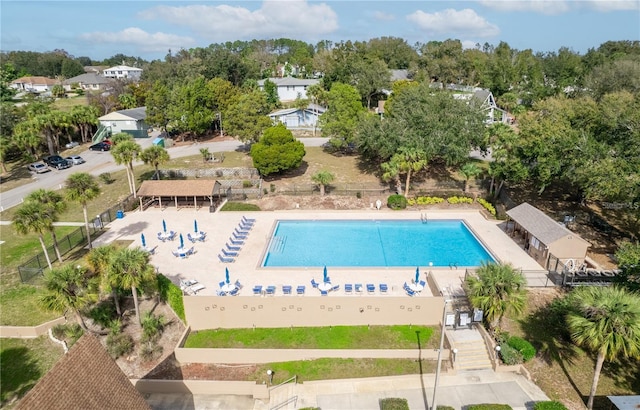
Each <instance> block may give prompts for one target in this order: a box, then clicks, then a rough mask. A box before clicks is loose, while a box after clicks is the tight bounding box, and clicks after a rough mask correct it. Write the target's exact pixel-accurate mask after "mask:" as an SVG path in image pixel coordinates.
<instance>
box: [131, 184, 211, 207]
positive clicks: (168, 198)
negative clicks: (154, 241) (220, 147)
mask: <svg viewBox="0 0 640 410" xmlns="http://www.w3.org/2000/svg"><path fill="white" fill-rule="evenodd" d="M221 190H222V185H220V183H219V182H218V181H215V180H202V179H199V180H165V181H144V182H142V185H140V188H139V189H138V198H139V199H140V209H144V203H145V202H153V201H156V200H157V201H158V205H159V206H160V207H161V208H162V204H163V203H165V204H167V206H168V205H169V204H170V203H171V202H173V203H174V205H175V207H176V209H178V208H179V203H186V204H187V206H191V204H193V207H194V209H196V210H197V209H198V200H200V201H201V202H206V201H207V200H208V204H209V206H213V204H214V198H215V197H218V198H220V193H221ZM145 199H146V201H145Z"/></svg>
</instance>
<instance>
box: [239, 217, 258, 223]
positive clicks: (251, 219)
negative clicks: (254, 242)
mask: <svg viewBox="0 0 640 410" xmlns="http://www.w3.org/2000/svg"><path fill="white" fill-rule="evenodd" d="M242 222H244V223H255V222H256V220H255V218H247V217H246V216H244V215H242Z"/></svg>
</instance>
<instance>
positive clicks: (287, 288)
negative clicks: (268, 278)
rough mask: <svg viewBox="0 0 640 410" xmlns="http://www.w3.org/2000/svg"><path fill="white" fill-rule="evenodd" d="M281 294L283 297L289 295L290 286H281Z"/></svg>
mask: <svg viewBox="0 0 640 410" xmlns="http://www.w3.org/2000/svg"><path fill="white" fill-rule="evenodd" d="M282 293H284V294H285V295H290V294H291V285H282Z"/></svg>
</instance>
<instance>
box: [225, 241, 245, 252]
mask: <svg viewBox="0 0 640 410" xmlns="http://www.w3.org/2000/svg"><path fill="white" fill-rule="evenodd" d="M225 245H227V249H229V250H230V251H239V250H240V249H242V247H240V246H231V245H229V243H228V242H227V243H225Z"/></svg>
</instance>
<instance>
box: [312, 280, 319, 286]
mask: <svg viewBox="0 0 640 410" xmlns="http://www.w3.org/2000/svg"><path fill="white" fill-rule="evenodd" d="M311 286H313V287H314V288H317V287H318V282H316V280H315V279H311Z"/></svg>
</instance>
